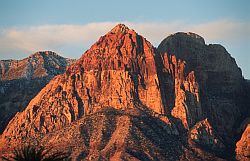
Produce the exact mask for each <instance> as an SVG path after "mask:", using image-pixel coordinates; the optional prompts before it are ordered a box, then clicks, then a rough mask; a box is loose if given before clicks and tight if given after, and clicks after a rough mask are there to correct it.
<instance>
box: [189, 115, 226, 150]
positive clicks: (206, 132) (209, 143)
mask: <svg viewBox="0 0 250 161" xmlns="http://www.w3.org/2000/svg"><path fill="white" fill-rule="evenodd" d="M189 139H190V141H191V144H193V143H195V144H197V145H199V146H203V147H206V148H210V149H211V150H214V151H216V150H222V149H223V148H225V146H224V145H223V143H222V142H221V140H220V139H219V138H218V137H217V136H216V134H215V131H214V129H213V127H212V126H211V125H210V123H209V122H208V120H207V119H205V120H202V121H200V122H198V123H196V124H195V125H194V127H192V129H190V131H189Z"/></svg>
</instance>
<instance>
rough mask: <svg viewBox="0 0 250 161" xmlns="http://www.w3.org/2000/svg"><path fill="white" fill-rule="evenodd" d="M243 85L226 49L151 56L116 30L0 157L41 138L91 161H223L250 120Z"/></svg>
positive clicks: (21, 124) (29, 113) (12, 127)
mask: <svg viewBox="0 0 250 161" xmlns="http://www.w3.org/2000/svg"><path fill="white" fill-rule="evenodd" d="M221 61H224V62H225V63H221ZM242 82H244V79H243V78H242V75H241V71H240V69H239V68H238V67H237V65H236V63H235V61H234V59H233V58H231V56H230V55H229V54H228V53H227V52H226V50H225V49H224V48H223V47H222V46H220V45H206V44H205V41H204V39H203V38H201V37H200V36H198V35H196V34H193V33H177V34H174V35H171V36H169V37H168V38H166V39H165V40H164V41H163V42H162V43H161V44H160V45H159V47H158V48H157V49H155V48H154V47H153V46H152V45H151V44H150V43H149V42H148V41H147V40H146V39H145V38H144V37H142V36H140V35H138V34H137V33H136V32H135V31H134V30H131V29H129V28H128V27H126V26H125V25H122V24H119V25H117V26H116V27H114V28H113V29H112V30H111V31H110V32H108V33H107V34H106V35H104V36H102V37H101V38H100V39H99V40H98V41H97V42H96V43H95V44H94V45H92V46H91V48H90V49H89V50H87V51H86V52H85V53H84V54H83V55H82V57H81V58H80V59H79V60H78V61H77V62H75V63H74V64H73V65H71V66H69V67H68V68H67V70H66V71H65V72H64V73H63V74H62V75H59V76H56V77H54V78H53V79H52V80H51V81H50V83H49V84H47V85H46V87H45V88H43V89H42V90H41V91H40V92H39V93H38V94H37V95H36V97H35V98H34V99H32V100H31V102H30V103H29V105H28V106H27V108H26V109H25V110H24V111H23V112H21V113H18V114H17V115H16V116H15V117H14V118H13V119H12V120H11V121H10V123H9V124H8V126H7V127H6V129H5V131H4V133H3V135H2V136H1V139H0V143H1V145H2V146H0V149H1V148H2V150H3V149H4V148H5V151H8V148H11V147H13V146H14V145H15V144H18V143H22V142H26V141H27V140H29V139H31V140H32V139H34V138H37V141H38V142H39V143H40V144H47V143H49V145H54V146H56V147H57V148H62V147H65V149H67V150H70V151H72V153H73V154H72V157H75V158H78V157H79V158H82V159H83V158H85V159H88V160H92V159H111V160H112V159H114V160H117V159H135V160H136V159H138V160H147V159H149V160H150V159H154V158H156V159H159V160H167V159H168V160H176V159H177V160H214V159H218V158H217V157H215V155H217V153H214V152H215V151H216V152H221V151H223V152H225V153H228V151H229V149H230V148H231V147H232V146H230V145H228V146H226V145H225V146H226V147H224V143H226V144H229V143H230V144H234V143H235V142H234V140H233V139H232V138H231V137H235V131H234V129H233V128H234V127H235V126H237V125H238V124H239V123H240V122H241V116H243V117H245V115H243V113H244V112H242V111H244V110H245V111H247V108H246V107H244V108H243V107H242V106H241V104H239V103H238V102H237V100H236V99H235V98H236V96H239V95H240V94H241V92H242V90H244V89H243V86H242ZM246 95H247V94H246ZM246 97H247V96H244V98H242V100H245V99H246ZM246 102H247V101H246ZM111 107H112V108H113V109H112V110H111V111H112V112H110V110H108V109H110V108H111ZM242 109H244V110H242ZM108 111H109V112H108ZM206 118H208V119H206ZM208 120H209V121H208ZM76 138H77V139H76ZM169 139H170V140H174V142H171V141H170V140H169ZM3 145H5V146H3ZM6 145H10V147H8V146H6ZM163 145H164V146H163ZM150 147H151V148H150ZM176 147H177V148H176ZM228 147H229V148H228ZM207 150H208V151H207ZM152 151H154V152H152ZM210 152H211V153H210ZM221 154H222V155H221ZM220 157H221V158H226V159H232V158H233V156H232V155H230V156H224V155H223V153H220Z"/></svg>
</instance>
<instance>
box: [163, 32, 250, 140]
mask: <svg viewBox="0 0 250 161" xmlns="http://www.w3.org/2000/svg"><path fill="white" fill-rule="evenodd" d="M158 51H159V52H160V53H165V52H166V53H168V54H169V55H175V56H176V58H177V59H181V60H183V61H185V63H186V72H184V73H186V74H187V73H189V72H190V71H194V75H195V78H196V81H197V84H198V85H199V98H200V100H199V101H198V102H199V103H200V104H199V106H198V107H201V111H202V115H203V117H204V118H208V119H209V120H210V122H211V125H212V126H213V127H214V128H215V130H216V131H217V132H218V134H219V135H220V136H221V137H222V138H223V139H225V141H226V142H227V143H228V144H231V143H232V142H231V141H232V139H231V138H232V137H233V135H234V128H233V127H234V126H236V125H237V126H238V125H239V123H240V122H238V120H240V119H244V117H246V115H245V111H246V110H243V109H245V108H246V104H244V105H243V107H242V105H241V104H240V103H239V101H237V99H238V98H240V99H242V100H243V99H244V100H247V99H246V98H245V96H243V94H242V93H246V91H243V81H244V79H243V78H242V74H241V70H240V68H239V67H238V66H237V64H236V62H235V60H234V59H233V58H232V57H231V56H230V55H229V53H228V52H227V51H226V49H225V48H224V47H222V46H221V45H217V44H212V45H211V44H210V45H206V44H205V41H204V39H203V38H202V37H200V36H199V35H196V34H194V33H176V34H173V35H170V36H169V37H167V38H166V39H164V40H163V41H162V42H161V44H160V45H159V47H158ZM241 102H242V101H241ZM244 106H245V107H244ZM247 106H248V107H249V105H247ZM247 109H249V108H247ZM178 111H180V110H178ZM199 111H200V110H199ZM243 111H244V112H243ZM248 111H249V110H248ZM192 113H194V112H191V114H192ZM195 118H197V117H196V116H195Z"/></svg>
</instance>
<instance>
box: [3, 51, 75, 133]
mask: <svg viewBox="0 0 250 161" xmlns="http://www.w3.org/2000/svg"><path fill="white" fill-rule="evenodd" d="M73 61H74V60H72V59H67V58H63V57H61V56H59V55H57V54H56V53H54V52H51V51H44V52H37V53H34V54H32V55H30V56H29V57H28V58H25V59H22V60H0V133H2V132H3V130H4V128H5V126H6V125H7V123H8V122H9V121H10V119H11V118H12V117H13V116H14V115H15V114H16V113H17V112H20V111H22V110H24V109H25V107H26V106H27V105H28V103H29V102H30V100H31V99H32V98H33V97H34V96H35V95H36V94H37V93H38V92H39V91H40V90H41V89H42V88H43V87H44V86H45V85H46V84H47V83H48V82H49V81H50V80H51V79H52V78H53V77H54V76H55V75H58V74H62V73H63V72H64V71H65V69H66V66H67V65H69V64H71V63H72V62H73Z"/></svg>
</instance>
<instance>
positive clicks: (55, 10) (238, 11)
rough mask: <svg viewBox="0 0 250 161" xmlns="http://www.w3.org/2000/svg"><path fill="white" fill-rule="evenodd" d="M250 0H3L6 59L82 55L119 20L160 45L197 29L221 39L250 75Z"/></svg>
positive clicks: (0, 16)
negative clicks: (169, 37) (41, 54)
mask: <svg viewBox="0 0 250 161" xmlns="http://www.w3.org/2000/svg"><path fill="white" fill-rule="evenodd" d="M249 13H250V1H249V0H238V1H236V0H234V1H233V0H210V1H202V0H182V1H181V0H175V1H174V0H171V1H170V0H158V1H157V0H154V1H153V0H152V1H147V0H144V1H143V0H138V1H135V0H126V1H118V0H116V1H115V0H105V1H94V0H71V1H70V0H42V1H41V0H22V1H21V0H5V1H4V0H0V59H10V58H11V59H21V58H24V57H26V56H28V55H30V54H32V53H33V52H35V51H37V50H53V51H55V52H58V53H59V54H61V55H63V56H66V57H73V58H79V57H80V56H81V54H82V53H83V52H84V51H85V50H86V49H88V48H89V47H90V45H91V44H92V43H93V42H95V41H96V40H97V39H98V37H100V36H101V35H103V34H105V33H106V32H107V31H109V30H110V29H111V28H112V27H113V26H114V25H115V24H117V23H120V22H122V23H125V24H127V25H128V26H129V27H131V28H134V29H135V30H136V31H137V32H138V33H139V34H142V35H143V36H145V37H146V38H147V39H148V40H149V41H151V42H152V43H153V45H154V46H157V45H158V44H159V43H160V41H161V40H162V39H163V38H165V37H166V36H167V35H169V34H171V33H174V32H177V31H184V32H188V31H191V32H192V31H193V32H196V33H197V34H200V35H201V36H203V37H204V39H205V40H206V43H208V44H209V43H221V44H222V45H223V46H225V47H226V49H227V50H228V52H229V53H230V54H231V55H232V56H233V57H234V58H235V59H236V61H237V64H238V65H239V66H240V67H241V68H242V70H243V75H244V76H245V77H246V78H250V65H249V61H250V56H249V54H250V47H249V46H250V25H249V24H250V14H249Z"/></svg>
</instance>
